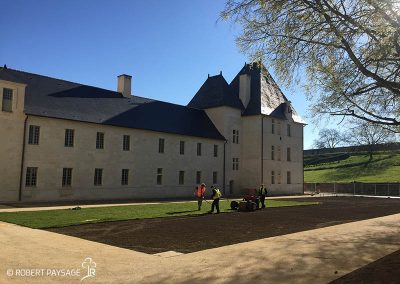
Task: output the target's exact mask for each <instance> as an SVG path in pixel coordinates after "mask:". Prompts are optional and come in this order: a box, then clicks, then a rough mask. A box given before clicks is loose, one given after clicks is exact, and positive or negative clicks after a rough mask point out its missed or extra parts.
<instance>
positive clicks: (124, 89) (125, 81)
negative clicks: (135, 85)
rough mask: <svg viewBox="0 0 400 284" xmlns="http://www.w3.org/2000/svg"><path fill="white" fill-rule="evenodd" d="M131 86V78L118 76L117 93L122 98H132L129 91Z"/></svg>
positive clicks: (123, 75) (124, 75)
mask: <svg viewBox="0 0 400 284" xmlns="http://www.w3.org/2000/svg"><path fill="white" fill-rule="evenodd" d="M131 86H132V76H129V75H126V74H122V75H119V76H118V90H117V91H118V92H119V93H121V94H122V95H123V96H124V97H126V98H130V97H131V96H132V91H131Z"/></svg>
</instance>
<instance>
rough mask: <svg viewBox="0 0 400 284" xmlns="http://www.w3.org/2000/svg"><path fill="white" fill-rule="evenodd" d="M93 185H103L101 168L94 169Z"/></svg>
mask: <svg viewBox="0 0 400 284" xmlns="http://www.w3.org/2000/svg"><path fill="white" fill-rule="evenodd" d="M93 185H94V186H102V185H103V169H102V168H95V169H94V182H93Z"/></svg>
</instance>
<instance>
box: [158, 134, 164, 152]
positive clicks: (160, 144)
mask: <svg viewBox="0 0 400 284" xmlns="http://www.w3.org/2000/svg"><path fill="white" fill-rule="evenodd" d="M158 153H159V154H164V153H165V139H164V138H158Z"/></svg>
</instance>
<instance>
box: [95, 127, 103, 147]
mask: <svg viewBox="0 0 400 284" xmlns="http://www.w3.org/2000/svg"><path fill="white" fill-rule="evenodd" d="M104 136H105V135H104V132H100V131H97V133H96V149H100V150H101V149H104Z"/></svg>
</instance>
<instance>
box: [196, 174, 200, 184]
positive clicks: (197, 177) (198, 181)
mask: <svg viewBox="0 0 400 284" xmlns="http://www.w3.org/2000/svg"><path fill="white" fill-rule="evenodd" d="M196 183H197V184H200V183H201V171H197V172H196Z"/></svg>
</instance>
